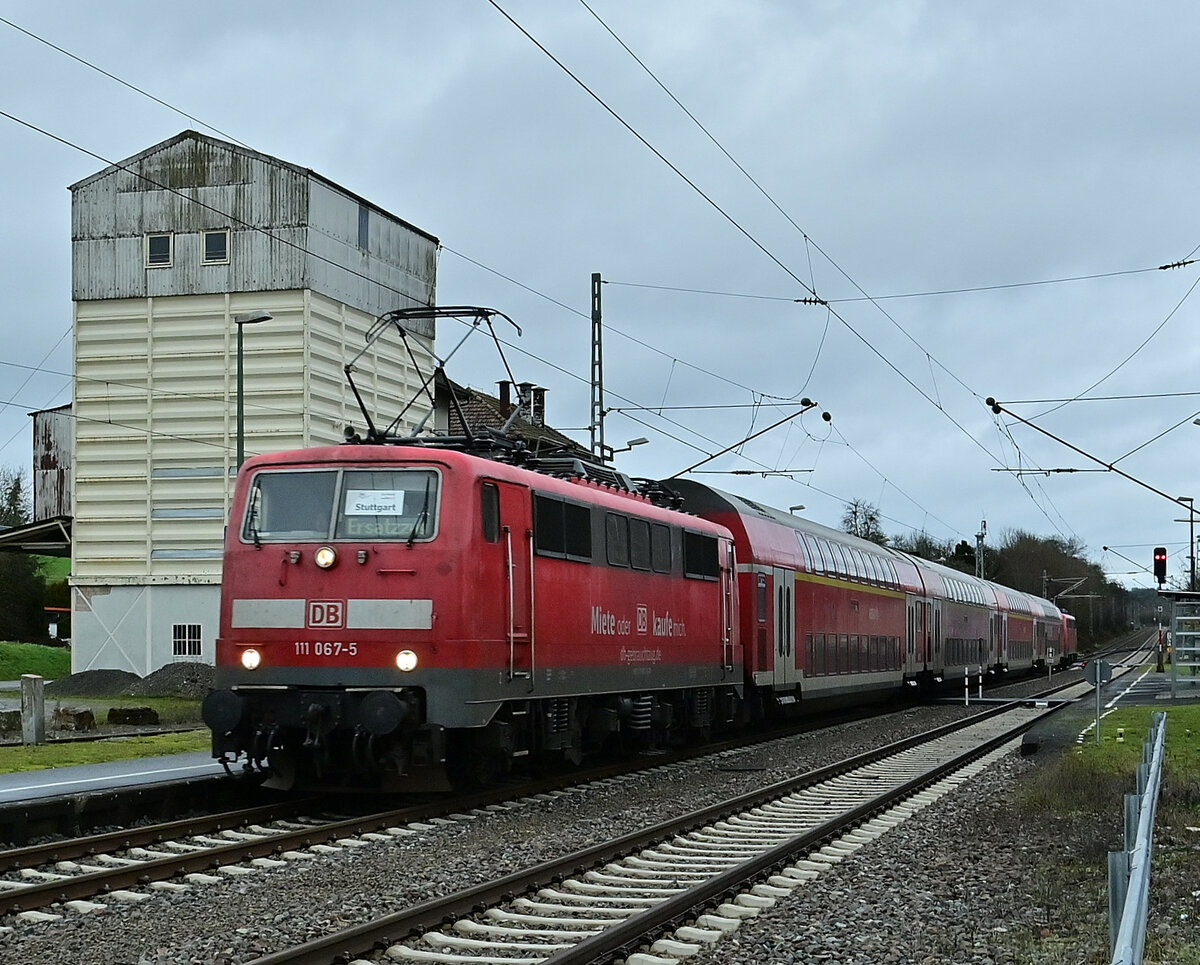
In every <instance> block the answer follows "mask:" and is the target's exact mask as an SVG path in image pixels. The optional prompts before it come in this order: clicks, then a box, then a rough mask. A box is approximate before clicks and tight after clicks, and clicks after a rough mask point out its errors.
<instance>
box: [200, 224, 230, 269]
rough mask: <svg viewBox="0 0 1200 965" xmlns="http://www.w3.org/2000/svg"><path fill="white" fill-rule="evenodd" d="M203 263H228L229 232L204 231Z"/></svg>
mask: <svg viewBox="0 0 1200 965" xmlns="http://www.w3.org/2000/svg"><path fill="white" fill-rule="evenodd" d="M204 263H205V264H206V265H228V264H229V232H228V230H225V231H206V232H204Z"/></svg>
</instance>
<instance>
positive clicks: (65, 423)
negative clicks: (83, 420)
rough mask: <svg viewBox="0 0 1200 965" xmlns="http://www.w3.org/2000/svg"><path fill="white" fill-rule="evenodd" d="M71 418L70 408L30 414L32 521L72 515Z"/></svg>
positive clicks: (67, 406)
mask: <svg viewBox="0 0 1200 965" xmlns="http://www.w3.org/2000/svg"><path fill="white" fill-rule="evenodd" d="M71 430H72V418H71V407H70V406H69V405H64V406H59V407H58V408H56V409H45V410H43V411H41V412H34V413H33V521H34V522H35V523H36V522H39V521H41V520H43V519H51V518H53V517H55V516H70V515H71V465H72V463H73V462H74V458H73V443H72V431H71Z"/></svg>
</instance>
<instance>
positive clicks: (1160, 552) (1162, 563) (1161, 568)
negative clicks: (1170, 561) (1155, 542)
mask: <svg viewBox="0 0 1200 965" xmlns="http://www.w3.org/2000/svg"><path fill="white" fill-rule="evenodd" d="M1154 578H1155V579H1156V580H1158V585H1159V586H1162V585H1163V584H1164V583H1166V582H1167V548H1166V547H1165V546H1156V547H1154Z"/></svg>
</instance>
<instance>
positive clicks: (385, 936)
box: [246, 698, 1066, 965]
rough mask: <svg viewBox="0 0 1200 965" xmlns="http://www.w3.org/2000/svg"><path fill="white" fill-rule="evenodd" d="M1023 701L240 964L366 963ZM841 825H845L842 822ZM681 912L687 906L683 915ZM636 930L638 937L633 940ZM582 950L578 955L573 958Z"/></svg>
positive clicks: (720, 888) (616, 941)
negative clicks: (461, 920) (380, 952)
mask: <svg viewBox="0 0 1200 965" xmlns="http://www.w3.org/2000/svg"><path fill="white" fill-rule="evenodd" d="M1028 700H1029V698H1022V699H1018V700H1014V701H1012V702H1011V703H1008V704H1004V705H999V706H996V707H993V708H992V709H990V710H986V711H983V712H982V713H979V714H975V715H972V716H971V717H970V718H968V719H965V720H962V721H956V722H954V723H952V724H945V725H942V726H940V727H937V728H933V729H932V730H929V731H926V732H924V733H922V734H917V735H914V736H912V737H908V738H904V739H902V740H899V741H895V742H893V743H891V744H888V745H886V746H884V747H880V748H876V749H874V750H871V751H867V752H866V753H863V754H859V755H856V756H854V757H852V758H848V759H846V760H844V761H839V762H837V763H835V764H831V765H827V766H825V767H821V768H817V769H816V770H813V771H809V772H807V773H805V774H802V775H799V776H797V777H793V778H788V779H786V780H784V781H780V782H777V783H774V784H771V785H769V786H768V787H764V788H759V789H757V790H755V791H751V792H749V793H746V794H742V795H739V796H737V797H734V798H731V799H729V800H727V801H723V802H721V803H718V804H714V805H710V806H708V807H705V808H702V809H700V810H698V811H694V812H691V813H689V814H687V815H684V816H682V817H679V818H673V819H670V820H667V821H663V822H660V823H658V824H655V825H653V826H650V827H647V828H644V829H642V830H640V831H635V832H632V833H630V834H627V835H624V836H623V837H620V838H617V839H615V840H613V841H610V842H607V843H604V844H600V845H596V846H594V847H590V848H585V849H583V850H581V851H577V852H574V853H572V854H569V855H567V856H565V857H562V858H558V859H554V860H551V861H548V862H545V863H543V864H540V865H537V866H535V867H533V868H527V869H523V870H521V871H517V872H514V873H512V874H510V875H507V876H505V877H503V878H501V879H499V880H497V881H492V882H486V883H484V884H481V885H477V886H475V887H473V888H468V889H465V890H462V891H459V892H456V893H454V894H452V895H448V896H445V897H442V898H432V899H429V900H428V901H425V902H422V903H420V904H418V905H414V906H412V907H411V908H408V909H404V910H402V911H399V912H394V913H392V914H389V915H385V916H383V917H381V918H378V919H375V920H373V921H369V922H364V923H362V924H359V925H355V926H351V927H350V928H346V929H342V930H340V931H338V932H335V933H333V934H330V935H325V936H322V937H320V938H316V939H312V940H310V941H308V942H305V943H303V944H300V945H297V946H294V947H292V948H288V949H282V950H280V951H278V952H274V953H271V954H268V955H265V956H262V957H260V958H256V959H253V960H252V961H251V962H249V963H246V965H329V963H331V962H348V961H351V960H353V959H355V958H357V957H359V956H362V955H367V954H369V953H371V952H372V951H373V950H376V949H379V948H383V947H387V946H388V945H391V944H394V943H395V942H397V941H399V940H403V939H405V938H409V937H412V936H413V935H416V934H419V933H420V932H423V931H428V930H432V929H434V928H436V927H437V926H439V925H442V924H444V923H445V922H446V921H447V920H450V919H454V918H458V917H463V916H466V915H470V914H472V913H475V912H477V911H478V910H480V909H481V908H482V907H486V906H488V905H493V904H497V903H500V902H503V901H507V900H510V899H512V898H514V897H516V896H517V895H519V894H521V893H523V892H526V891H529V890H531V889H536V888H538V887H542V886H545V885H547V884H550V883H552V882H555V881H558V880H562V879H565V878H568V877H571V876H573V875H576V874H579V873H582V872H585V871H587V870H589V869H591V868H593V867H596V866H598V865H602V864H604V863H606V862H609V861H612V860H614V859H615V857H616V856H618V855H622V854H625V853H628V852H631V851H636V850H640V849H642V848H645V847H648V846H650V845H652V844H654V843H656V842H660V841H661V840H663V839H664V838H670V837H673V836H676V835H680V834H686V833H687V832H689V831H692V830H695V829H698V828H702V827H704V826H706V825H708V824H710V823H712V822H713V821H715V820H718V819H720V818H723V817H725V816H726V815H727V814H729V813H730V812H737V811H741V810H746V809H749V808H753V807H757V806H759V805H761V804H764V803H767V802H769V801H772V800H774V799H776V798H779V797H782V796H784V795H786V794H788V793H791V792H792V791H795V790H797V789H800V788H804V787H807V786H810V785H812V784H817V783H820V782H821V781H824V780H827V779H829V778H832V777H837V776H838V775H840V774H843V773H845V772H847V771H851V770H854V769H856V768H858V767H862V766H864V765H866V764H870V763H874V762H876V761H879V760H882V759H884V758H887V757H890V756H893V755H895V754H897V753H900V752H902V751H905V750H908V749H910V748H912V747H915V746H918V745H920V744H923V743H927V742H929V741H932V740H936V739H937V738H939V737H943V736H946V735H948V734H951V733H954V732H956V731H958V730H961V729H963V728H964V727H968V726H972V725H975V724H978V723H979V722H980V721H982V720H986V719H989V718H991V717H995V716H999V715H1001V714H1004V713H1006V712H1008V711H1010V710H1013V709H1014V708H1016V707H1019V706H1021V705H1023V704H1025V703H1027V702H1028ZM1061 706H1066V705H1065V704H1064V705H1061ZM1061 706H1060V707H1053V708H1049V709H1047V710H1046V711H1044V712H1043V713H1041V714H1038V715H1036V716H1034V717H1032V718H1030V719H1029V720H1027V721H1024V722H1022V723H1021V724H1019V725H1017V726H1016V727H1014V728H1009V729H1008V730H1006V731H1005V733H1004V734H1002V735H1000V736H999V737H997V738H995V739H993V740H991V741H988V742H987V743H986V744H985V745H983V746H981V747H978V748H973V749H972V750H971V751H968V752H967V753H966V754H964V755H961V756H960V759H959V760H958V762H957V764H956V765H955V766H956V767H962V766H963V764H964V763H967V762H969V760H973V759H974V758H977V757H980V756H982V755H984V754H986V753H988V752H989V751H990V750H991V749H992V748H993V747H994V746H998V745H999V744H1000V743H1003V742H1004V741H1007V740H1011V739H1012V738H1013V736H1015V735H1016V734H1019V733H1021V732H1023V731H1024V730H1026V729H1028V728H1029V727H1032V726H1033V725H1034V724H1036V723H1037V722H1038V721H1040V720H1042V719H1044V718H1045V717H1046V716H1049V715H1050V714H1053V713H1056V712H1057V711H1058V710H1061ZM948 768H949V769H953V768H951V766H950V765H944V766H939V767H937V768H936V769H935V771H933V772H930V773H929V774H927V775H924V776H922V777H921V778H918V779H915V780H914V781H910V782H907V783H906V784H905V785H904V788H902V790H905V791H906V792H907V794H909V795H911V794H912V793H914V791H915V790H919V789H920V788H921V787H924V786H927V785H928V784H932V783H935V782H936V781H937V780H939V779H940V778H941V776H942V775H943V773H944V772H945V771H946V770H947V769H948ZM891 796H892V795H891V794H890V793H889V794H888V795H885V796H884V797H886V798H889V799H890V798H891ZM883 807H884V804H882V803H880V801H872V802H871V803H870V804H869V805H864V806H862V807H859V808H855V809H854V812H853V813H854V815H855V816H857V817H859V818H860V819H861V816H863V815H866V814H871V813H874V812H876V811H878V810H880V809H882V808H883ZM838 823H839V822H829V823H827V824H826V825H822V826H821V827H820V828H818V829H817V830H816V831H814V832H809V833H805V834H804V835H802V836H801V837H799V838H797V839H795V840H794V841H789V842H788V843H787V844H785V845H781V846H780V847H778V848H776V849H773V850H772V851H770V852H767V854H766V855H764V856H763V858H762V859H759V860H756V861H755V862H754V863H755V865H756V866H758V865H761V867H763V868H765V867H769V866H771V865H773V864H777V863H779V862H780V861H782V860H783V857H781V856H783V855H785V853H786V854H787V855H790V854H792V853H793V852H795V851H797V850H802V849H803V848H804V847H805V845H804V844H803V842H811V841H815V840H818V839H821V838H824V837H828V836H829V835H831V834H832V833H833V830H834V829H833V825H835V824H838ZM841 823H844V821H843V822H841ZM768 855H769V856H770V860H769V861H768V860H766V858H767V856H768ZM738 872H742V869H741V868H739V869H736V871H734V872H730V873H728V875H721V876H720V877H719V879H713V881H712V882H710V883H709V884H707V885H706V886H705V887H704V889H703V894H704V895H705V897H702V898H697V897H695V894H696V892H691V891H689V892H688V893H687V894H686V895H682V896H680V897H679V898H678V899H671V900H670V901H669V902H664V903H663V904H664V905H665V906H667V907H668V909H669V911H670V913H669V914H659V913H658V912H659V911H661V910H662V907H663V906H658V910H657V911H656V910H651V911H650V912H646V913H643V914H640V915H638V916H636V922H637V924H636V925H635V924H634V923H633V921H631V922H630V923H628V924H627V925H622V926H612V927H610V928H608V929H606V930H605V932H602V933H601V935H600V936H597V937H596V938H595V939H586V940H585V941H584V942H581V943H580V945H577V946H575V947H574V948H572V949H570V950H568V951H564V952H561V953H558V954H556V955H554V956H552V957H551V958H550V959H547V962H551V961H552V962H554V963H555V965H560V963H566V962H571V963H575V962H582V961H590V960H592V958H593V957H603V956H604V955H606V954H609V953H610V952H611V951H612V950H615V949H617V948H620V947H624V946H626V945H629V944H631V943H636V942H637V941H639V940H640V938H641V936H642V935H644V934H646V933H647V932H655V931H657V930H660V929H662V928H664V927H665V923H666V922H668V921H670V920H673V919H676V918H680V917H682V916H684V915H685V914H686V909H690V908H692V907H694V906H695V905H696V904H697V903H700V904H704V903H705V902H706V901H709V900H711V897H712V895H715V894H720V893H723V892H726V891H729V890H730V889H732V888H733V887H734V884H732V883H731V882H732V881H733V877H734V876H735V874H736V875H737V881H738V882H740V881H742V880H744V879H745V877H746V875H745V873H740V874H738ZM684 905H686V909H685V908H684ZM648 916H650V917H648ZM635 930H636V936H635V935H634V931H635ZM605 936H608V937H605ZM581 947H582V948H583V950H582V951H578V949H580V948H581ZM576 955H579V956H584V957H579V958H576V957H574V956H576Z"/></svg>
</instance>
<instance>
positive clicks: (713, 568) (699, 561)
mask: <svg viewBox="0 0 1200 965" xmlns="http://www.w3.org/2000/svg"><path fill="white" fill-rule="evenodd" d="M719 574H720V566H719V563H718V560H717V538H716V537H715V536H708V535H706V534H704V533H692V532H689V531H688V530H684V531H683V575H684V576H690V577H692V578H693V579H697V580H715V579H716V578H717V577H718V575H719Z"/></svg>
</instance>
